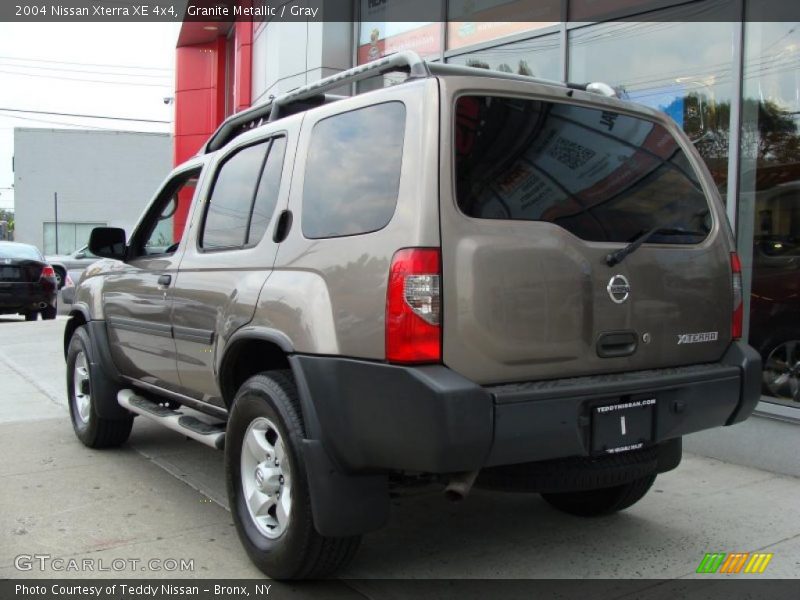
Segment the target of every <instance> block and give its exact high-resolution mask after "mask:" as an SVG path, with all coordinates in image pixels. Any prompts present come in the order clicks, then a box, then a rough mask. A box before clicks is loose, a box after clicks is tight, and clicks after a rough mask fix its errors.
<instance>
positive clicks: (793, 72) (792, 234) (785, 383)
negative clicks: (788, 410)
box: [739, 23, 800, 406]
mask: <svg viewBox="0 0 800 600" xmlns="http://www.w3.org/2000/svg"><path fill="white" fill-rule="evenodd" d="M745 40H746V45H745V54H744V59H745V71H744V100H743V105H742V117H743V118H742V143H741V148H742V155H741V156H742V159H741V180H740V181H741V185H740V187H741V190H740V191H741V199H740V214H741V217H740V219H741V223H740V228H739V235H740V237H741V239H748V237H749V235H750V233H751V232H752V235H753V248H752V266H753V270H752V282H751V297H750V343H751V344H752V345H753V346H754V347H755V348H756V349H758V350H759V352H760V353H761V355H762V358H763V360H764V393H765V394H767V395H769V396H771V397H772V398H773V399H775V400H776V401H779V402H784V403H788V404H792V405H795V406H796V405H797V404H798V403H800V369H798V366H800V129H799V128H798V125H800V122H799V121H798V116H799V115H800V60H798V56H799V55H798V52H800V23H748V24H747V28H746V30H745Z"/></svg>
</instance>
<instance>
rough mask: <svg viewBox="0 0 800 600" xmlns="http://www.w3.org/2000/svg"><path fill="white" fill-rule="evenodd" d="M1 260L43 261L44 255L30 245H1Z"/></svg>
mask: <svg viewBox="0 0 800 600" xmlns="http://www.w3.org/2000/svg"><path fill="white" fill-rule="evenodd" d="M0 258H10V259H13V260H42V254H41V253H40V252H39V250H38V249H37V248H36V247H34V246H29V245H28V244H19V243H17V244H0Z"/></svg>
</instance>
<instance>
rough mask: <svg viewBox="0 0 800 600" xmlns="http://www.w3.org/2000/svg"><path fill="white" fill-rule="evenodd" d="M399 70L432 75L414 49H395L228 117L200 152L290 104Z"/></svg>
mask: <svg viewBox="0 0 800 600" xmlns="http://www.w3.org/2000/svg"><path fill="white" fill-rule="evenodd" d="M400 70H408V73H409V77H413V78H418V77H430V75H431V72H430V69H429V68H428V64H427V63H426V62H425V61H424V60H422V59H421V58H420V57H419V55H418V54H417V53H415V52H398V53H396V54H392V55H390V56H387V57H384V58H381V59H379V60H375V61H372V62H369V63H366V64H363V65H359V66H358V67H354V68H352V69H347V70H346V71H342V72H341V73H336V74H335V75H331V76H330V77H325V78H324V79H320V80H319V81H315V82H314V83H311V84H309V85H304V86H303V87H300V88H297V89H296V90H292V91H291V92H287V93H285V94H281V95H280V96H277V97H275V98H270V100H269V101H267V102H265V103H263V104H258V105H256V106H253V107H252V108H248V109H246V110H243V111H242V112H239V113H236V114H235V115H232V116H230V117H228V118H227V119H226V120H225V121H224V122H223V123H222V125H220V126H219V127H218V128H217V130H216V131H215V132H214V133H213V134H212V135H211V137H210V138H209V139H208V141H207V142H206V144H205V146H204V147H203V149H202V151H201V154H207V153H209V152H214V151H215V150H219V149H220V148H222V147H223V146H224V145H225V144H227V143H228V142H229V141H230V140H232V139H233V138H235V137H236V136H237V135H239V134H240V133H243V132H244V131H247V130H248V129H251V128H252V127H258V125H261V124H262V123H264V122H269V121H274V120H276V119H278V118H279V117H282V116H286V111H287V109H289V107H290V106H291V105H293V104H297V103H303V104H306V103H307V104H309V105H310V106H309V107H308V108H311V107H313V106H321V105H322V104H325V103H327V102H332V101H335V100H338V99H340V98H341V96H331V95H330V94H327V93H326V92H329V91H332V90H334V89H336V88H340V87H342V86H343V85H347V84H350V83H355V82H357V81H361V80H363V79H368V78H370V77H376V76H378V75H383V74H384V73H390V72H392V71H400ZM301 110H307V108H302V109H301ZM294 112H299V111H298V110H289V114H293V113H294Z"/></svg>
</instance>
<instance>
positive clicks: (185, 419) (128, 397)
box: [117, 390, 225, 450]
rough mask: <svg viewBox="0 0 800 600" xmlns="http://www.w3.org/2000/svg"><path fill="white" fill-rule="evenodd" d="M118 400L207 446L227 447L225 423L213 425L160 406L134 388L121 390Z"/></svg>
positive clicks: (218, 448)
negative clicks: (137, 392)
mask: <svg viewBox="0 0 800 600" xmlns="http://www.w3.org/2000/svg"><path fill="white" fill-rule="evenodd" d="M117 402H119V405H120V406H122V407H123V408H125V409H127V410H129V411H131V412H132V413H136V414H137V415H142V416H143V417H147V418H148V419H152V420H154V421H156V422H157V423H160V424H161V425H163V426H164V427H166V428H168V429H172V430H173V431H177V432H178V433H182V434H183V435H185V436H186V437H190V438H192V439H193V440H197V441H198V442H200V443H202V444H205V445H206V446H210V447H211V448H215V449H217V450H222V449H223V448H224V447H225V425H224V424H223V423H220V424H213V425H212V424H211V423H206V422H205V421H201V420H200V419H196V418H195V417H192V416H190V415H185V414H183V413H182V412H180V411H177V410H172V409H171V408H167V407H165V406H160V405H158V404H156V403H155V402H153V401H152V400H148V399H147V398H143V397H142V396H139V395H137V394H136V392H134V391H133V390H120V391H119V392H118V393H117Z"/></svg>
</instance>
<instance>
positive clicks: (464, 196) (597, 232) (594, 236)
mask: <svg viewBox="0 0 800 600" xmlns="http://www.w3.org/2000/svg"><path fill="white" fill-rule="evenodd" d="M455 159H456V160H455V171H456V172H455V180H456V200H457V204H458V206H459V208H460V209H461V211H462V212H463V213H465V214H466V215H468V216H471V217H475V218H479V219H507V220H525V221H546V222H550V223H554V224H556V225H559V226H560V227H563V228H564V229H566V230H567V231H569V232H571V233H572V234H574V235H576V236H578V237H579V238H582V239H584V240H587V241H603V242H623V243H624V242H630V241H632V240H633V239H635V238H636V237H637V236H639V235H640V234H642V233H644V232H647V231H649V230H651V229H653V228H656V227H659V228H664V229H665V230H667V231H664V232H663V233H658V234H656V235H653V236H652V237H651V238H650V240H649V241H650V242H657V243H673V244H681V243H683V244H694V243H698V242H700V241H702V240H703V239H704V238H705V237H706V236H707V235H708V232H709V231H710V229H711V223H712V221H711V215H710V211H709V205H708V201H707V199H706V197H705V194H704V192H703V189H702V187H701V185H700V181H699V179H698V177H697V174H696V173H695V172H694V170H693V168H692V166H691V163H690V161H689V160H688V159H687V157H686V155H685V153H684V152H683V150H682V149H681V147H680V146H679V144H678V142H677V141H676V140H675V139H674V138H673V137H672V135H671V134H670V132H669V131H668V130H667V129H666V128H664V127H663V126H662V125H660V124H658V123H656V122H653V121H649V120H647V119H643V118H639V117H634V116H630V115H625V114H622V113H617V112H612V111H607V110H599V109H592V108H586V107H582V106H576V105H571V104H566V103H551V102H544V101H538V100H531V99H519V98H505V97H496V96H477V95H476V96H462V97H460V98H459V99H458V100H457V103H456V137H455Z"/></svg>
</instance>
